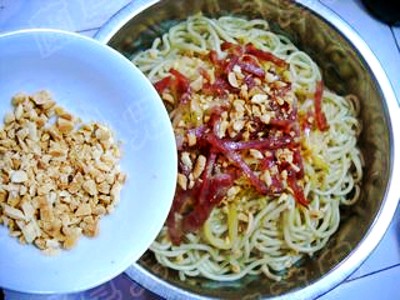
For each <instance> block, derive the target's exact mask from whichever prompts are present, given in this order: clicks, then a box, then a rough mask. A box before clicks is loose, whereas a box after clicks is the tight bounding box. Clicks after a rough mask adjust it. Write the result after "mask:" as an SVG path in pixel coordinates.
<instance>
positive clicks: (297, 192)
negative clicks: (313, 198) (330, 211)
mask: <svg viewBox="0 0 400 300" xmlns="http://www.w3.org/2000/svg"><path fill="white" fill-rule="evenodd" d="M287 183H288V185H289V187H290V188H291V189H292V190H293V194H294V198H295V199H296V201H297V202H298V203H299V204H301V205H303V206H306V207H307V206H308V204H309V202H308V200H307V199H306V198H305V197H304V191H303V189H302V188H301V187H300V186H299V185H298V183H297V178H296V173H295V172H294V171H293V170H288V176H287Z"/></svg>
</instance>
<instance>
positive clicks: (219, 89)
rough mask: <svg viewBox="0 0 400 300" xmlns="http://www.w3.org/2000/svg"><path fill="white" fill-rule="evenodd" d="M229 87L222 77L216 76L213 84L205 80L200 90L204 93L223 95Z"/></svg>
mask: <svg viewBox="0 0 400 300" xmlns="http://www.w3.org/2000/svg"><path fill="white" fill-rule="evenodd" d="M230 89H231V87H230V85H229V83H227V82H226V81H225V80H224V79H222V78H220V77H217V78H216V79H215V82H214V83H213V84H210V83H208V82H206V83H205V84H203V89H202V92H203V93H204V94H206V95H213V96H223V95H225V94H227V93H228V92H229V90H230Z"/></svg>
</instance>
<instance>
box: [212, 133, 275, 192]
mask: <svg viewBox="0 0 400 300" xmlns="http://www.w3.org/2000/svg"><path fill="white" fill-rule="evenodd" d="M206 139H207V141H208V142H209V143H210V144H211V145H212V146H213V147H214V148H215V149H216V150H217V151H219V152H221V153H222V154H224V155H225V156H226V157H227V158H228V159H229V160H231V161H232V162H233V163H234V164H235V165H236V166H237V167H239V168H240V169H241V170H242V171H243V173H244V174H245V175H246V176H247V177H248V178H249V180H250V183H251V184H252V185H253V186H254V187H255V188H256V190H257V191H258V192H259V193H260V194H263V195H265V194H268V193H269V190H268V188H267V186H266V185H265V183H264V182H263V181H262V180H261V179H260V178H258V176H257V175H256V174H254V172H253V171H252V170H251V168H250V167H249V166H248V165H247V164H246V162H245V161H244V160H243V159H242V157H241V156H240V154H239V153H236V152H234V151H233V150H232V149H230V148H229V147H227V146H226V145H225V143H224V142H223V141H221V140H220V139H218V138H217V137H216V136H215V135H213V134H208V135H207V136H206Z"/></svg>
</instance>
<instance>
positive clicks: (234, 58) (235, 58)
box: [224, 55, 239, 74]
mask: <svg viewBox="0 0 400 300" xmlns="http://www.w3.org/2000/svg"><path fill="white" fill-rule="evenodd" d="M226 62H227V65H226V67H225V69H224V72H225V74H228V73H229V72H231V71H232V70H233V67H234V66H235V65H237V64H238V62H239V56H236V55H229V57H228V59H227V60H226Z"/></svg>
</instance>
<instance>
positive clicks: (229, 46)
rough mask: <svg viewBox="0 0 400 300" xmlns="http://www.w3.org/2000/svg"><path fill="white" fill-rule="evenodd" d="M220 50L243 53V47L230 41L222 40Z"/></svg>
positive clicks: (237, 53)
mask: <svg viewBox="0 0 400 300" xmlns="http://www.w3.org/2000/svg"><path fill="white" fill-rule="evenodd" d="M221 50H222V51H228V52H229V53H232V54H234V55H237V56H242V55H243V47H242V46H240V45H238V44H233V43H230V42H223V43H222V44H221Z"/></svg>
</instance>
